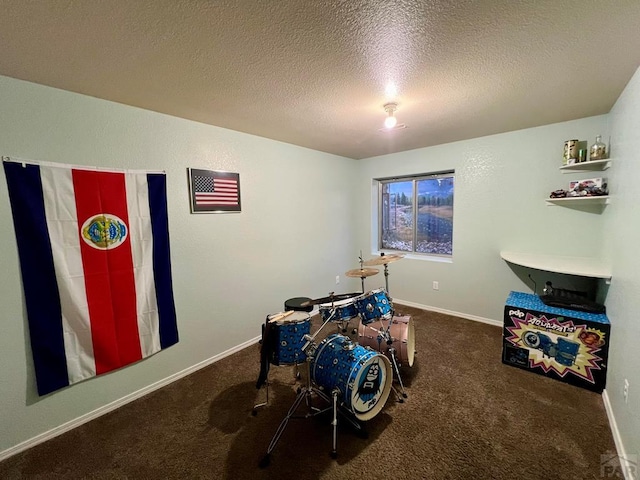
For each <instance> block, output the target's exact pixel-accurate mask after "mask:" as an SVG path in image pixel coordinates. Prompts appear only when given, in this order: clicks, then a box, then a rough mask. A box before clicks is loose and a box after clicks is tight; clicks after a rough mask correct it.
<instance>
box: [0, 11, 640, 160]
mask: <svg viewBox="0 0 640 480" xmlns="http://www.w3.org/2000/svg"><path fill="white" fill-rule="evenodd" d="M0 12H1V15H0V74H1V75H6V76H9V77H14V78H19V79H23V80H28V81H31V82H36V83H40V84H43V85H50V86H53V87H57V88H61V89H64V90H69V91H72V92H78V93H83V94H87V95H91V96H94V97H99V98H104V99H108V100H112V101H115V102H120V103H124V104H127V105H134V106H137V107H142V108H146V109H149V110H154V111H157V112H163V113H167V114H170V115H175V116H178V117H183V118H188V119H192V120H197V121H200V122H204V123H208V124H212V125H217V126H221V127H226V128H230V129H233V130H238V131H241V132H247V133H252V134H256V135H260V136H264V137H268V138H272V139H276V140H281V141H284V142H289V143H293V144H296V145H302V146H305V147H309V148H313V149H316V150H321V151H325V152H331V153H335V154H338V155H344V156H347V157H351V158H365V157H369V156H374V155H380V154H384V153H391V152H398V151H403V150H408V149H413V148H418V147H424V146H429V145H435V144H440V143H447V142H452V141H456V140H463V139H467V138H473V137H479V136H483V135H489V134H493V133H499V132H505V131H511V130H517V129H521V128H527V127H532V126H537V125H544V124H549V123H554V122H560V121H565V120H570V119H575V118H581V117H586V116H590V115H597V114H603V113H607V112H608V111H609V110H610V108H611V106H612V105H613V103H614V102H615V100H616V98H617V97H618V95H619V94H620V92H621V91H622V89H623V88H624V86H625V85H626V83H627V82H628V81H629V79H630V78H631V76H632V74H633V72H634V71H635V70H636V68H637V67H638V66H639V65H640V1H639V0H611V1H596V0H564V1H563V0H535V1H534V0H502V1H499V0H484V1H483V0H468V1H464V0H427V1H417V0H396V1H384V0H378V1H375V0H369V1H366V0H308V1H302V0H300V1H295V0H253V1H248V0H227V1H213V0H153V1H152V0H147V1H143V0H139V1H132V0H109V1H90V0H82V1H81V0H56V1H54V0H40V1H25V0H0ZM389 83H394V84H395V85H396V87H397V95H396V96H395V97H394V98H392V100H395V101H397V102H398V110H397V117H398V121H399V122H401V123H404V124H406V125H407V128H406V129H403V130H396V131H393V132H380V131H379V129H380V128H381V127H382V122H383V120H384V116H385V113H384V110H383V107H382V106H383V104H384V103H385V102H386V101H388V100H390V99H391V98H388V97H387V96H386V94H385V88H386V86H387V85H388V84H389Z"/></svg>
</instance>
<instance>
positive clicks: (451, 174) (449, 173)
mask: <svg viewBox="0 0 640 480" xmlns="http://www.w3.org/2000/svg"><path fill="white" fill-rule="evenodd" d="M438 178H452V179H453V185H454V194H453V203H454V205H455V170H443V171H438V172H433V173H420V174H410V175H399V176H393V177H384V178H377V179H375V181H376V183H377V185H378V201H377V210H376V217H377V226H378V228H377V232H376V240H375V249H376V250H377V251H378V252H397V253H402V254H405V255H410V256H412V257H414V256H415V258H422V259H429V258H430V259H434V260H441V261H451V260H453V223H454V222H453V218H452V220H451V222H452V225H451V226H452V231H451V242H452V245H451V254H450V255H448V254H441V253H428V252H418V251H416V250H415V249H416V245H417V244H418V229H417V221H418V219H417V214H418V195H417V191H416V190H417V182H419V181H420V180H433V179H438ZM409 180H410V181H412V182H413V190H412V194H413V198H412V215H413V219H412V221H413V238H412V250H411V251H407V250H398V249H392V248H383V247H382V235H383V225H382V224H383V211H382V209H383V192H382V191H383V187H384V185H385V184H388V183H393V182H402V181H409ZM454 212H455V209H454Z"/></svg>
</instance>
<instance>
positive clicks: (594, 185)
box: [567, 177, 609, 197]
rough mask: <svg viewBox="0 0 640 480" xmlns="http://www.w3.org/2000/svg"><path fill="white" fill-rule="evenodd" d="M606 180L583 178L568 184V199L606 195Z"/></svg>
mask: <svg viewBox="0 0 640 480" xmlns="http://www.w3.org/2000/svg"><path fill="white" fill-rule="evenodd" d="M608 194H609V190H608V188H607V179H606V178H600V177H599V178H585V179H584V180H575V181H573V182H571V183H570V184H569V192H568V193H567V195H568V196H569V197H599V196H602V195H608Z"/></svg>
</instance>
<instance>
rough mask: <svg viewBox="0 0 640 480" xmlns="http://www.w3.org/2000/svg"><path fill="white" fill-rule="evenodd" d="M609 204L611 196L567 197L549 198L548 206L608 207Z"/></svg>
mask: <svg viewBox="0 0 640 480" xmlns="http://www.w3.org/2000/svg"><path fill="white" fill-rule="evenodd" d="M608 203H609V195H601V196H598V197H565V198H547V205H549V206H553V205H569V204H571V205H607V204H608Z"/></svg>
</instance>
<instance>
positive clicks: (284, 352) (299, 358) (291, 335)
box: [269, 312, 311, 365]
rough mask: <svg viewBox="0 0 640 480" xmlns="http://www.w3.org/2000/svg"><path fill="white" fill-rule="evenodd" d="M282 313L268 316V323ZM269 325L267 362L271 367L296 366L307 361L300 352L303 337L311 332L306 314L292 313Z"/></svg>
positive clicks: (304, 341) (308, 316)
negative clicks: (269, 346)
mask: <svg viewBox="0 0 640 480" xmlns="http://www.w3.org/2000/svg"><path fill="white" fill-rule="evenodd" d="M279 315H282V313H274V314H273V315H269V321H271V319H272V318H275V317H277V316H279ZM271 322H272V323H271V324H270V325H269V329H270V330H269V338H271V340H270V345H271V348H270V352H269V362H270V363H272V364H273V365H296V364H299V363H303V362H305V361H306V359H307V355H306V353H304V352H303V351H302V347H303V345H304V344H305V343H306V340H305V339H304V335H306V334H308V333H309V332H310V331H311V316H310V315H309V314H308V313H307V312H293V313H292V314H290V315H288V316H287V317H285V318H283V319H281V320H275V321H271Z"/></svg>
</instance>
